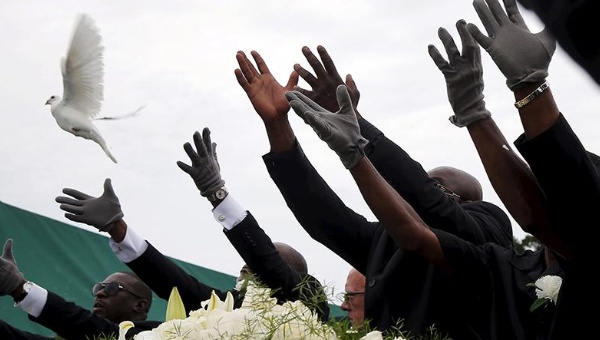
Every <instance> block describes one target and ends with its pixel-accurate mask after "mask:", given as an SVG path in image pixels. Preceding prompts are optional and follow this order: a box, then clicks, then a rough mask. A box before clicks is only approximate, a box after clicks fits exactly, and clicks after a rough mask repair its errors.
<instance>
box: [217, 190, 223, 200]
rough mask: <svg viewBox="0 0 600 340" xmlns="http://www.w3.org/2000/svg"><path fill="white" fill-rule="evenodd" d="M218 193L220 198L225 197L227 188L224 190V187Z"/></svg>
mask: <svg viewBox="0 0 600 340" xmlns="http://www.w3.org/2000/svg"><path fill="white" fill-rule="evenodd" d="M216 195H217V198H218V199H220V200H222V199H223V198H225V190H223V189H220V190H218V191H217V193H216Z"/></svg>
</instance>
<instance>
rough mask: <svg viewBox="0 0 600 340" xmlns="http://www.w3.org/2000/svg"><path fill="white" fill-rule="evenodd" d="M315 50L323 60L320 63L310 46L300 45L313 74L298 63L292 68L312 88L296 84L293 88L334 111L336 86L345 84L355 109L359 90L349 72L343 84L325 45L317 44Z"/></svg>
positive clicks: (335, 107) (336, 106) (336, 104)
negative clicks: (307, 88) (304, 87)
mask: <svg viewBox="0 0 600 340" xmlns="http://www.w3.org/2000/svg"><path fill="white" fill-rule="evenodd" d="M317 52H319V56H320V57H321V60H322V62H323V63H322V64H321V62H320V61H319V59H318V58H317V57H316V56H315V55H314V54H313V53H312V51H311V50H310V48H308V47H306V46H304V47H302V54H304V56H305V57H306V60H307V61H308V63H309V64H310V66H311V67H312V69H313V71H314V72H315V75H313V74H311V73H310V72H309V71H307V70H306V69H305V68H303V67H302V66H300V64H295V65H294V70H295V71H296V72H298V74H299V75H300V77H302V79H304V80H305V81H306V82H307V83H308V85H310V86H311V88H312V90H306V89H303V88H301V87H299V86H296V88H295V89H294V90H296V91H298V92H300V93H302V94H303V95H305V96H307V97H308V98H310V99H311V100H313V101H314V102H316V103H317V104H319V105H320V106H322V107H323V108H325V109H327V110H329V111H331V112H336V111H337V110H339V106H338V102H337V96H336V90H337V87H338V86H339V85H346V88H347V89H348V93H349V94H350V98H351V99H352V105H353V106H354V109H355V111H356V107H357V106H358V100H359V99H360V92H359V91H358V89H357V88H356V83H355V82H354V80H353V79H352V76H351V75H350V74H348V75H346V84H344V81H343V80H342V77H340V75H339V73H338V71H337V69H336V67H335V64H334V63H333V59H331V56H330V55H329V53H328V52H327V50H326V49H325V47H323V46H321V45H319V46H317Z"/></svg>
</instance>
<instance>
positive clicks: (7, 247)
mask: <svg viewBox="0 0 600 340" xmlns="http://www.w3.org/2000/svg"><path fill="white" fill-rule="evenodd" d="M12 244H13V240H12V239H10V238H9V239H8V240H6V243H4V249H3V250H2V256H1V257H0V296H5V295H10V294H11V293H12V292H14V291H15V290H16V289H17V288H19V286H21V285H23V283H25V282H26V281H27V280H25V277H24V276H23V273H21V272H20V271H19V268H17V262H16V261H15V258H14V256H13V252H12Z"/></svg>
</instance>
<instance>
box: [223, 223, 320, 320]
mask: <svg viewBox="0 0 600 340" xmlns="http://www.w3.org/2000/svg"><path fill="white" fill-rule="evenodd" d="M225 235H226V236H227V238H228V239H229V241H230V242H231V244H232V245H233V246H234V247H235V249H236V250H237V252H238V253H239V254H240V256H241V257H242V258H243V259H244V261H245V262H246V264H247V265H248V267H250V270H251V271H252V273H253V274H254V275H256V276H257V277H258V279H259V280H260V282H261V283H263V284H265V285H266V286H268V287H269V288H271V289H272V290H274V291H275V294H274V297H275V298H277V301H278V302H285V301H296V300H300V301H302V302H303V303H304V304H305V305H306V306H307V307H309V308H311V309H313V310H314V311H315V312H316V313H317V314H318V315H319V317H320V318H321V320H323V321H326V320H327V319H328V317H329V305H328V304H327V295H326V294H325V291H324V289H323V287H322V286H321V284H320V283H319V281H318V280H317V279H316V278H314V277H312V276H311V275H308V274H300V273H298V272H297V271H295V270H294V269H292V268H291V267H290V266H289V265H288V264H287V263H286V262H285V261H284V259H283V258H282V257H281V256H280V255H279V253H278V252H277V249H276V248H275V246H274V245H273V242H272V241H271V239H270V238H269V236H268V235H267V234H265V232H264V230H263V229H262V228H260V226H259V225H258V222H257V221H256V219H255V218H254V216H252V214H250V212H248V215H247V216H246V218H244V220H243V221H242V222H240V223H239V224H237V225H236V226H235V227H234V228H232V229H231V230H227V231H225Z"/></svg>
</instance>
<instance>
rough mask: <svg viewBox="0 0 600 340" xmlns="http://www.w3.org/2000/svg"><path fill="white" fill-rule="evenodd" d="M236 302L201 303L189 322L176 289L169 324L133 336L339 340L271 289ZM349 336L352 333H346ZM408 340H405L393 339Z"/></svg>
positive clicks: (372, 339) (154, 339)
mask: <svg viewBox="0 0 600 340" xmlns="http://www.w3.org/2000/svg"><path fill="white" fill-rule="evenodd" d="M233 302H234V299H233V296H232V295H231V293H230V292H228V293H227V297H226V298H225V301H221V299H220V298H219V297H218V296H217V295H216V294H215V293H214V291H213V293H212V296H211V298H210V299H209V300H206V301H204V302H202V308H201V309H198V310H195V311H192V312H190V313H189V316H187V317H186V316H185V309H184V307H183V302H182V301H181V297H180V296H179V293H178V292H177V288H174V289H173V292H172V293H171V297H170V298H169V302H168V305H167V318H166V320H167V321H166V322H164V323H162V324H161V325H159V326H158V327H157V328H154V329H152V330H149V331H143V332H141V333H138V334H136V335H135V336H134V340H204V339H239V340H242V339H243V340H264V339H271V340H280V339H281V340H283V339H290V340H295V339H298V340H300V339H304V340H339V339H341V337H339V336H338V335H337V334H336V332H335V330H334V328H333V327H332V326H331V325H330V324H328V323H324V322H321V321H320V320H319V317H318V316H317V314H315V313H314V312H313V311H311V310H310V309H309V308H308V307H307V306H305V305H304V304H303V303H302V302H300V301H293V302H290V301H288V302H285V303H283V304H277V300H276V299H275V298H272V297H271V291H270V289H268V288H264V287H258V286H256V285H248V287H247V289H246V294H245V297H244V300H243V302H242V306H241V307H240V308H234V307H233ZM119 327H120V332H119V340H125V334H126V332H127V330H128V329H129V328H131V327H133V323H132V322H130V321H124V322H122V323H121V324H120V325H119ZM348 333H351V332H348ZM360 339H362V340H383V334H382V332H380V331H370V332H368V333H367V334H366V335H364V336H362V337H361V338H360ZM390 339H394V340H406V339H405V338H403V337H394V338H390Z"/></svg>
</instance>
